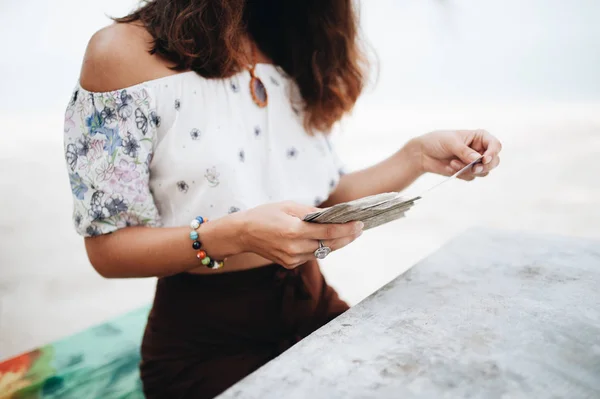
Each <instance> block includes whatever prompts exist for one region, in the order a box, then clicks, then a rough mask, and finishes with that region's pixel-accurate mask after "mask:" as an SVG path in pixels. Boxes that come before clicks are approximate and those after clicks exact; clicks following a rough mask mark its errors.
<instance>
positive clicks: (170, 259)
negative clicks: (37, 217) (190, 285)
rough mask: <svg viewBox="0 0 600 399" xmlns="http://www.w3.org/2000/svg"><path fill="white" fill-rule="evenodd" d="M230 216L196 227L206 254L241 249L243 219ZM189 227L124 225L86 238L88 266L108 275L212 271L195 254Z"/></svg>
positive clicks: (219, 255) (216, 255)
mask: <svg viewBox="0 0 600 399" xmlns="http://www.w3.org/2000/svg"><path fill="white" fill-rule="evenodd" d="M232 216H233V215H231V216H229V217H225V218H222V219H218V220H214V221H211V222H209V223H205V224H203V225H202V226H201V227H200V229H199V230H198V232H199V234H200V238H199V240H200V241H201V242H202V249H203V250H204V251H206V253H207V254H208V256H210V257H212V258H214V259H218V260H222V259H224V258H226V257H229V256H233V255H236V254H238V253H240V252H242V249H241V240H240V236H241V233H242V229H243V222H242V221H241V220H239V218H236V217H232ZM190 231H191V229H190V227H172V228H171V227H169V228H153V227H141V226H139V227H127V228H124V229H121V230H118V231H116V232H114V233H112V234H106V235H102V236H97V237H89V238H86V240H85V244H86V250H87V253H88V257H89V260H90V262H91V263H92V266H94V268H95V269H96V271H97V272H98V273H100V274H101V275H102V276H104V277H108V278H125V277H153V276H156V277H161V276H167V275H172V274H177V273H181V272H185V271H190V270H192V269H198V270H206V272H207V273H209V272H212V273H214V271H212V270H210V269H208V268H206V267H203V266H202V264H201V263H200V260H199V259H198V258H197V257H196V251H195V250H194V249H193V248H192V240H190V238H189V233H190ZM195 272H197V271H196V270H195Z"/></svg>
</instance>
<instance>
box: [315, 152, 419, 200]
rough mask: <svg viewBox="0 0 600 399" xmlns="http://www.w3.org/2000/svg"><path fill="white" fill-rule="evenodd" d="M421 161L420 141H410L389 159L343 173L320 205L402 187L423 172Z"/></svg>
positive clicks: (401, 188) (400, 189) (397, 189)
mask: <svg viewBox="0 0 600 399" xmlns="http://www.w3.org/2000/svg"><path fill="white" fill-rule="evenodd" d="M420 165H421V160H420V152H419V149H418V145H417V144H416V143H415V142H413V141H410V142H408V143H407V144H406V145H405V146H404V147H403V148H402V149H401V150H400V151H398V152H397V153H395V154H394V155H392V156H391V157H389V158H387V159H386V160H384V161H382V162H380V163H378V164H376V165H373V166H371V167H369V168H367V169H363V170H359V171H357V172H353V173H349V174H347V175H344V176H342V178H341V179H340V182H339V184H338V186H337V188H336V190H335V191H334V192H333V193H332V194H331V195H330V197H329V198H328V199H327V201H326V202H325V203H324V204H322V205H321V207H328V206H332V205H335V204H339V203H342V202H347V201H352V200H355V199H358V198H362V197H366V196H369V195H374V194H380V193H385V192H392V191H402V190H404V189H405V188H406V187H408V186H409V185H410V184H412V183H413V182H414V181H415V180H416V179H417V178H419V176H421V175H422V174H423V171H422V168H421V166H420Z"/></svg>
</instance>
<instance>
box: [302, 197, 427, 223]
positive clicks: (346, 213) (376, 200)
mask: <svg viewBox="0 0 600 399" xmlns="http://www.w3.org/2000/svg"><path fill="white" fill-rule="evenodd" d="M419 198H421V197H414V198H410V199H407V198H403V197H401V196H400V195H399V193H384V194H377V195H372V196H370V197H364V198H360V199H357V200H354V201H350V202H344V203H343V204H337V205H334V206H332V207H331V208H327V209H324V210H322V211H319V212H314V213H310V214H308V215H306V216H305V217H304V221H306V222H312V223H346V222H350V221H357V220H359V221H361V222H363V223H364V224H365V227H364V230H367V229H371V228H373V227H377V226H380V225H382V224H384V223H387V222H391V221H392V220H396V219H399V218H401V217H404V214H405V212H406V211H408V210H409V209H410V208H411V207H412V206H413V205H414V203H415V201H416V200H418V199H419Z"/></svg>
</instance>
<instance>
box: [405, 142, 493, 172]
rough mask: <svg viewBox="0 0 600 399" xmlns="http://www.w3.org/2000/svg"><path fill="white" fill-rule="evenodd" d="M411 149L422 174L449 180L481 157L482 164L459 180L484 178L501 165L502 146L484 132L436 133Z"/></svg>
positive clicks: (411, 143)
mask: <svg viewBox="0 0 600 399" xmlns="http://www.w3.org/2000/svg"><path fill="white" fill-rule="evenodd" d="M409 145H411V146H414V148H415V149H416V153H417V155H418V156H417V159H419V161H418V162H420V167H421V170H422V171H423V172H431V173H437V174H440V175H444V176H451V175H453V174H454V173H456V172H458V171H459V170H461V169H462V168H464V167H465V166H466V165H468V164H469V163H471V162H472V161H474V160H476V159H477V158H478V157H479V156H481V155H483V160H482V164H481V165H479V164H477V165H475V166H474V167H473V168H472V169H471V170H470V171H466V172H465V173H463V174H461V176H459V178H460V179H463V180H473V179H474V178H475V177H483V176H487V174H488V173H489V172H490V171H491V170H492V169H494V168H495V167H496V166H498V164H499V163H500V158H499V156H498V154H499V153H500V150H502V144H500V141H498V139H497V138H495V137H494V136H492V135H491V134H490V133H488V132H487V131H485V130H439V131H435V132H431V133H428V134H425V135H423V136H420V137H417V138H415V139H413V140H411V142H410V143H409Z"/></svg>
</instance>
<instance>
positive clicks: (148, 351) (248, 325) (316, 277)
mask: <svg viewBox="0 0 600 399" xmlns="http://www.w3.org/2000/svg"><path fill="white" fill-rule="evenodd" d="M347 309H348V305H347V304H346V303H345V302H344V301H342V300H341V299H340V298H339V297H338V295H337V293H336V292H335V291H334V290H333V288H331V287H330V286H328V285H327V282H326V281H325V279H324V278H323V275H322V274H321V271H320V269H319V265H318V263H317V262H316V261H314V262H308V263H306V264H304V265H302V266H300V267H298V268H296V269H294V270H287V269H285V268H283V267H281V266H278V265H270V266H265V267H261V268H257V269H251V270H246V271H240V272H235V273H224V274H215V275H196V274H189V273H183V274H178V275H175V276H171V277H165V278H161V279H159V280H158V283H157V288H156V296H155V299H154V305H153V307H152V311H151V313H150V316H149V318H148V324H147V326H146V331H145V333H144V339H143V342H142V363H141V366H140V372H141V377H142V382H143V384H144V393H145V395H146V397H147V398H148V399H157V398H161V399H162V398H169V399H176V398H177V399H178V398H194V399H201V398H213V397H214V396H216V395H218V394H219V393H221V392H222V391H224V390H225V389H227V388H228V387H230V386H231V385H233V384H234V383H236V382H237V381H239V380H240V379H242V378H243V377H245V376H246V375H248V374H250V373H251V372H253V371H254V370H256V369H257V368H259V367H260V366H262V365H263V364H265V363H266V362H268V361H269V360H271V359H273V358H274V357H276V356H277V355H279V354H281V353H282V352H283V351H285V350H286V349H288V348H289V347H290V346H292V345H294V344H295V343H296V342H298V341H299V340H300V339H302V338H304V337H305V336H307V335H308V334H310V333H311V332H313V331H314V330H316V329H318V328H319V327H321V326H322V325H324V324H326V323H327V322H329V321H330V320H332V319H333V318H335V317H336V316H338V315H339V314H341V313H343V312H344V311H346V310H347Z"/></svg>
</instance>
